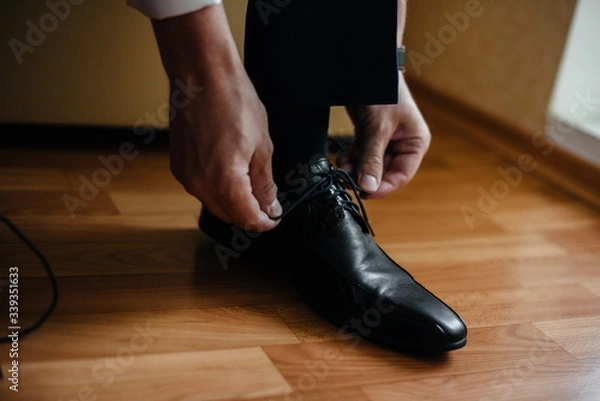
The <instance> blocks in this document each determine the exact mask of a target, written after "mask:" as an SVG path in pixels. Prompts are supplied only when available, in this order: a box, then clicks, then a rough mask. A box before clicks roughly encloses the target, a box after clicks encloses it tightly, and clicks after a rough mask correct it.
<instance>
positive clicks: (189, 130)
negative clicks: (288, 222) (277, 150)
mask: <svg viewBox="0 0 600 401" xmlns="http://www.w3.org/2000/svg"><path fill="white" fill-rule="evenodd" d="M244 75H245V73H244ZM244 75H243V76H241V77H237V78H235V79H234V78H233V77H229V78H230V79H228V80H225V81H223V82H214V83H210V84H209V85H207V86H206V87H204V89H203V90H202V91H201V92H200V93H199V94H197V96H196V97H195V98H194V99H193V100H192V101H191V102H190V103H189V104H188V105H187V106H186V107H185V108H184V109H182V110H176V114H175V117H174V118H173V121H172V122H171V171H172V172H173V175H174V176H175V178H177V180H178V181H179V182H181V183H182V184H183V186H184V187H185V189H186V190H187V191H188V192H189V193H190V194H192V195H194V196H195V197H197V198H198V199H199V200H200V201H201V202H202V203H203V205H204V207H206V208H208V210H209V211H210V212H212V213H213V214H214V215H215V216H217V217H218V218H219V219H221V220H223V221H225V222H227V223H233V224H235V225H237V226H238V227H240V228H243V229H246V230H252V231H266V230H270V229H272V228H274V227H275V226H276V225H277V223H278V222H277V221H274V220H271V219H270V218H269V216H271V217H275V216H278V215H280V214H281V205H280V204H279V201H277V198H276V195H277V187H276V185H275V183H274V182H273V177H272V171H271V157H272V154H273V143H272V142H271V138H270V137H269V133H268V122H267V121H268V120H267V113H266V111H265V108H264V106H263V104H262V102H261V101H260V100H259V98H258V95H257V94H256V91H255V90H254V87H253V86H252V83H251V82H250V80H249V78H248V77H247V76H244Z"/></svg>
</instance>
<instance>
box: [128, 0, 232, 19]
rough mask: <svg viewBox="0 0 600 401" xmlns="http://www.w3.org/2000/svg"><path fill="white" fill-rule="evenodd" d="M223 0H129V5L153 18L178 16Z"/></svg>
mask: <svg viewBox="0 0 600 401" xmlns="http://www.w3.org/2000/svg"><path fill="white" fill-rule="evenodd" d="M221 1H222V0H127V5H129V6H131V7H133V8H136V9H137V10H139V11H140V12H141V13H142V14H144V15H146V16H147V17H150V18H153V19H164V18H169V17H176V16H178V15H183V14H187V13H191V12H194V11H198V10H200V9H202V8H204V7H208V6H212V5H215V4H221Z"/></svg>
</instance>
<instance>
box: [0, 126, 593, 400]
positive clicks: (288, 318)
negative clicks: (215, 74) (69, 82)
mask: <svg viewBox="0 0 600 401" xmlns="http://www.w3.org/2000/svg"><path fill="white" fill-rule="evenodd" d="M430 124H431V127H432V130H433V133H434V140H433V143H432V148H431V150H430V152H429V154H428V156H427V158H426V160H425V162H424V165H423V167H422V168H421V170H420V173H419V174H418V176H417V177H416V178H415V180H414V181H413V182H412V183H411V184H410V185H409V186H408V187H407V188H406V189H404V190H402V191H400V192H398V193H396V194H394V195H393V196H391V197H389V198H388V199H386V200H382V201H371V202H368V203H367V209H368V213H369V217H370V220H371V222H372V225H373V227H374V229H375V232H376V240H377V241H378V243H379V244H380V245H381V246H382V247H383V248H384V249H385V250H386V251H387V252H388V253H389V254H390V255H391V256H392V257H394V258H395V259H396V260H397V261H399V262H400V263H401V264H402V265H403V266H404V267H405V268H407V270H409V271H410V272H411V273H412V274H413V275H414V276H415V277H416V278H417V280H419V281H420V282H421V283H422V284H424V285H425V286H426V287H427V288H429V289H430V290H432V291H433V292H434V293H435V294H437V295H438V296H439V297H441V298H442V299H443V300H445V301H446V302H447V303H448V304H449V305H450V306H452V307H453V308H454V309H455V310H456V311H457V312H458V313H459V314H460V315H461V316H462V317H463V318H464V320H465V321H466V323H467V325H468V327H469V336H468V344H467V346H466V347H465V348H463V349H460V350H457V351H454V352H451V353H449V354H447V355H446V356H443V357H436V358H429V359H427V358H416V357H411V356H408V355H402V354H398V353H394V352H391V351H387V350H385V349H381V348H379V347H376V346H373V345H371V344H369V343H367V342H365V341H361V342H359V343H355V342H352V341H344V339H343V338H341V337H340V336H339V335H338V333H337V330H336V328H335V327H332V326H331V325H329V324H328V323H326V322H324V321H323V320H321V319H320V318H318V317H317V316H315V315H314V314H313V313H312V312H311V311H310V310H308V309H307V308H306V307H305V306H304V305H303V304H302V303H301V302H300V301H299V299H298V298H297V296H296V294H295V293H294V291H293V290H292V287H291V285H290V283H289V282H288V280H287V278H286V276H285V275H284V274H282V273H281V272H280V271H279V270H277V269H272V267H268V266H261V265H258V264H257V265H248V264H243V263H240V262H238V261H236V260H233V259H231V260H230V263H229V264H228V268H227V269H224V268H223V266H222V265H221V263H220V262H219V260H218V258H217V256H216V254H215V252H214V249H213V243H212V242H211V241H210V240H209V239H208V238H207V237H205V236H204V235H203V234H202V233H200V232H199V230H198V229H197V225H196V223H197V218H198V215H199V211H200V205H199V203H198V202H197V201H196V200H195V199H193V198H191V197H190V196H188V195H187V194H186V193H185V192H184V191H183V190H182V189H181V188H180V186H179V184H177V183H176V182H175V180H174V179H173V178H172V177H171V175H170V172H169V168H168V156H167V154H166V152H164V151H161V150H160V149H156V148H153V149H151V148H149V147H147V145H145V144H144V143H143V142H141V141H139V140H136V139H135V138H134V139H133V140H132V141H133V142H132V143H133V145H134V146H135V150H136V151H138V152H139V153H138V154H137V155H136V156H135V157H134V158H133V159H132V160H128V161H125V162H124V163H123V166H122V171H120V172H119V167H120V166H119V163H117V162H116V161H115V160H116V159H114V158H113V159H111V160H113V161H114V164H113V165H112V168H113V171H114V172H115V174H112V173H111V174H110V175H108V176H107V175H106V174H105V175H102V172H101V169H102V168H103V165H102V163H101V161H100V160H99V156H101V155H103V156H105V157H109V156H111V155H113V154H118V151H119V149H118V146H115V147H108V148H106V147H105V148H101V149H100V148H99V149H86V150H77V149H76V148H74V147H71V148H70V149H68V150H59V149H58V150H57V149H44V150H33V149H10V148H9V149H6V148H5V149H0V211H1V213H2V214H3V215H6V216H8V217H9V218H10V219H11V220H12V221H13V222H14V223H15V224H16V225H17V226H18V227H19V228H20V229H21V230H22V231H23V232H24V233H25V234H26V235H27V236H28V237H29V238H30V239H31V240H32V241H33V243H35V245H37V246H38V247H39V249H40V250H41V251H42V252H43V253H44V255H45V256H46V257H47V259H48V261H49V262H50V263H51V265H52V267H53V269H54V272H55V273H56V275H57V278H58V284H59V289H60V298H59V302H58V306H57V309H56V311H55V313H54V315H53V316H52V317H51V318H50V320H49V321H48V322H47V323H46V324H45V325H44V326H43V327H42V328H41V329H39V330H38V331H36V332H34V333H33V334H31V335H30V336H28V337H24V338H21V339H19V342H18V348H19V352H18V354H19V355H18V362H19V365H18V367H19V387H18V389H19V393H18V394H16V393H14V392H13V391H11V390H10V389H9V386H11V385H12V384H11V383H10V382H8V381H6V376H7V373H8V372H7V370H8V368H9V367H10V366H11V363H12V361H13V360H15V359H14V358H11V357H10V356H9V350H10V348H11V346H10V345H9V344H3V345H2V346H0V364H1V366H2V369H3V373H4V376H5V379H4V381H2V382H0V399H2V400H17V399H18V400H35V401H45V400H52V401H58V400H63V401H67V400H68V401H72V400H86V401H87V400H95V401H101V400H107V401H125V400H127V401H131V400H144V401H155V400H156V401H158V400H161V401H164V400H239V399H245V400H246V399H250V400H256V401H266V400H281V401H282V400H294V401H300V400H306V401H317V400H320V401H321V400H322V401H335V400H344V401H354V400H356V401H366V400H371V401H387V400H393V401H396V400H545V401H549V400H557V401H559V400H560V401H564V400H570V401H572V400H590V401H592V400H594V401H597V400H599V399H600V213H599V212H598V211H597V210H594V209H592V208H590V207H588V206H586V204H584V203H581V202H579V201H578V200H577V199H575V198H572V197H570V196H569V195H568V194H566V193H564V192H563V191H561V190H560V189H558V188H555V187H552V186H551V185H549V184H547V183H545V182H540V181H538V180H537V179H536V177H535V172H533V173H523V171H522V170H521V169H520V168H519V167H518V165H516V164H514V163H511V162H508V161H506V160H504V159H501V158H500V157H499V156H498V155H497V154H495V152H490V151H487V150H484V149H480V148H478V147H476V146H475V145H474V144H472V143H469V142H467V141H466V140H464V139H461V138H460V135H459V133H457V132H454V130H453V127H452V126H448V125H445V124H438V123H436V121H430ZM499 169H501V170H499ZM501 171H503V173H501ZM82 180H90V181H92V182H93V181H94V180H95V181H96V182H97V183H99V184H101V185H103V188H100V189H99V190H98V191H97V193H95V192H94V191H92V190H91V189H90V188H88V189H87V190H86V191H84V192H83V195H84V198H82V197H81V196H80V194H79V193H78V190H79V187H80V186H81V183H82ZM65 194H68V195H70V196H71V197H67V198H68V199H69V200H70V201H71V202H75V201H74V199H77V198H78V199H79V201H80V202H79V203H71V206H72V207H77V208H76V210H75V216H74V217H73V218H72V217H70V216H69V213H68V211H67V208H66V206H65V203H64V200H65V199H66V198H65ZM0 241H1V243H0V248H1V253H0V268H1V269H2V270H1V271H2V279H4V280H5V279H6V278H7V272H8V268H9V267H10V266H17V267H18V268H19V291H20V292H19V302H20V303H19V324H20V325H21V326H22V327H25V326H26V325H27V324H29V323H32V322H33V321H35V319H36V318H37V317H39V316H40V315H41V313H43V311H44V310H45V309H46V308H47V306H48V305H49V303H50V301H51V286H50V284H49V282H48V279H47V278H46V275H45V273H44V270H43V268H42V265H41V263H40V262H39V261H38V259H37V258H36V257H35V255H33V254H32V253H31V252H30V251H29V250H28V249H27V248H26V247H25V246H24V245H23V244H22V243H21V241H20V240H19V239H18V238H17V237H15V236H14V235H13V234H12V233H11V232H10V231H9V230H8V229H7V227H5V226H3V225H0ZM6 285H7V284H6V281H4V282H3V286H2V287H1V289H2V291H1V292H0V296H2V303H1V305H3V306H2V308H3V309H2V316H1V317H2V319H1V324H2V332H4V330H5V328H6V327H8V326H9V323H8V320H7V316H8V313H7V311H6V302H7V300H8V294H7V288H6ZM8 374H9V376H10V373H8Z"/></svg>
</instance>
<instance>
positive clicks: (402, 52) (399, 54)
mask: <svg viewBox="0 0 600 401" xmlns="http://www.w3.org/2000/svg"><path fill="white" fill-rule="evenodd" d="M396 63H397V64H398V71H401V72H404V71H406V47H405V46H404V45H402V46H400V47H399V48H397V49H396Z"/></svg>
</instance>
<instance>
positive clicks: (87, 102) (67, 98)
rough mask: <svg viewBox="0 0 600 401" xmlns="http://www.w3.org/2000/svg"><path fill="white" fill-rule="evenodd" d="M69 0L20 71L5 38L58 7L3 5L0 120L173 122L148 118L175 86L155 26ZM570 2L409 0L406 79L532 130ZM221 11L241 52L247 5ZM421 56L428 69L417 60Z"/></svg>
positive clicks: (101, 5) (93, 1)
mask: <svg viewBox="0 0 600 401" xmlns="http://www.w3.org/2000/svg"><path fill="white" fill-rule="evenodd" d="M51 1H52V0H51ZM54 1H55V2H56V3H61V4H62V3H64V2H65V0H54ZM71 1H72V2H73V3H75V2H80V3H81V4H80V5H76V6H75V5H74V6H72V7H71V9H70V10H67V11H68V13H67V12H66V11H65V10H63V14H65V15H64V17H65V18H64V20H59V19H57V21H58V23H57V26H56V27H55V29H54V30H51V32H49V33H47V34H46V37H45V39H43V41H42V40H39V42H40V43H39V45H36V46H33V47H32V48H33V51H32V52H31V53H28V52H26V53H24V54H22V63H21V64H18V62H17V59H16V57H15V55H14V53H13V51H12V50H11V48H10V46H9V44H8V42H9V41H10V40H11V39H16V40H19V41H21V42H23V43H25V42H26V33H27V31H28V30H29V29H30V28H29V27H28V26H27V25H26V23H27V21H31V22H32V23H33V24H34V25H36V26H38V27H39V23H40V17H42V19H43V18H44V16H46V17H47V15H48V13H51V10H50V9H49V8H48V6H47V5H46V3H45V2H44V1H39V0H35V1H33V0H29V1H24V0H5V1H3V2H1V3H0V15H2V24H0V38H1V39H2V43H3V44H2V46H0V72H1V74H0V88H1V91H2V92H1V93H2V97H3V99H4V102H3V107H2V108H0V122H27V123H62V124H93V125H111V126H130V125H132V124H134V123H135V122H136V121H138V120H139V119H143V120H144V121H146V122H148V123H152V124H154V125H157V126H163V127H164V126H166V121H164V119H162V120H161V119H158V120H156V119H154V120H152V119H151V118H150V117H148V115H151V114H154V113H155V112H156V111H157V109H158V108H159V106H160V105H161V104H162V103H164V102H165V100H166V99H167V90H168V89H167V82H166V79H165V75H164V72H163V70H162V66H161V65H160V59H159V55H158V52H157V48H156V44H155V43H154V38H153V36H152V31H151V27H150V23H149V21H148V20H147V19H146V18H145V17H144V16H142V15H140V14H139V13H138V12H137V11H136V10H133V9H131V8H129V7H127V6H126V5H125V0H103V1H99V0H77V1H76V0H71ZM574 4H575V0H527V1H523V0H495V1H494V0H481V1H476V0H443V1H442V0H409V17H408V23H407V30H406V35H405V43H406V45H407V47H408V49H409V56H411V57H412V58H411V57H409V65H408V71H407V74H408V75H409V77H410V78H412V79H415V80H418V81H419V82H422V83H424V84H426V85H429V86H432V87H434V88H435V89H437V90H439V91H441V92H442V93H445V94H448V95H449V96H452V97H454V98H456V99H457V100H459V101H461V102H466V103H468V104H470V105H472V106H473V107H475V108H478V109H480V110H482V111H483V112H485V113H489V114H490V115H493V116H496V117H498V118H500V119H503V120H506V121H508V122H510V123H513V124H516V125H518V126H519V127H521V128H523V129H527V130H534V129H536V128H538V127H539V126H540V124H543V121H544V118H545V113H546V106H547V103H548V98H549V96H550V93H551V89H552V84H553V80H554V76H555V74H556V69H557V66H558V64H559V60H560V56H561V53H562V48H563V44H564V41H565V38H566V34H567V30H568V26H569V21H570V17H571V13H572V11H573V7H574ZM225 5H226V7H227V11H228V15H229V18H230V21H231V26H232V29H233V30H234V34H235V37H236V40H237V42H238V45H240V46H241V43H242V34H243V16H244V9H245V5H246V2H245V1H244V0H225ZM465 7H467V9H465ZM465 10H466V11H465ZM467 11H471V14H472V15H475V14H476V16H472V17H469V20H468V26H466V24H467V22H465V21H463V22H461V21H460V20H457V19H456V18H458V17H457V14H456V13H466V12H467ZM446 13H449V15H451V16H454V17H452V18H450V20H453V21H454V24H457V25H456V26H458V27H459V29H457V28H451V27H452V23H451V22H450V20H449V19H448V18H449V17H448V16H447V15H446ZM461 15H462V14H461ZM466 15H468V14H466ZM453 18H454V19H453ZM46 20H47V21H46V22H48V21H50V20H48V18H46ZM448 27H450V28H448ZM49 28H51V26H49ZM440 29H441V30H442V33H445V34H446V35H448V36H447V37H446V38H445V39H444V40H445V42H446V44H445V45H444V44H442V45H443V49H441V48H439V49H437V50H438V51H437V53H436V52H434V50H436V49H434V48H433V47H431V46H432V45H431V44H430V45H429V47H428V42H430V41H431V40H430V39H428V35H429V34H430V35H432V36H433V37H434V38H438V34H439V32H440ZM452 29H454V32H455V33H456V34H455V38H452ZM449 39H452V40H449ZM436 40H439V39H436ZM240 51H241V48H240ZM418 54H420V55H422V56H424V57H427V58H428V60H427V62H424V63H423V62H422V59H419V60H421V63H422V64H421V65H419V62H415V57H417V58H418V57H419V56H418ZM331 125H332V132H336V133H339V132H350V131H351V129H352V127H351V124H350V123H349V121H348V119H347V118H346V116H345V114H344V112H343V110H340V109H336V110H334V116H333V118H332V123H331Z"/></svg>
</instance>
